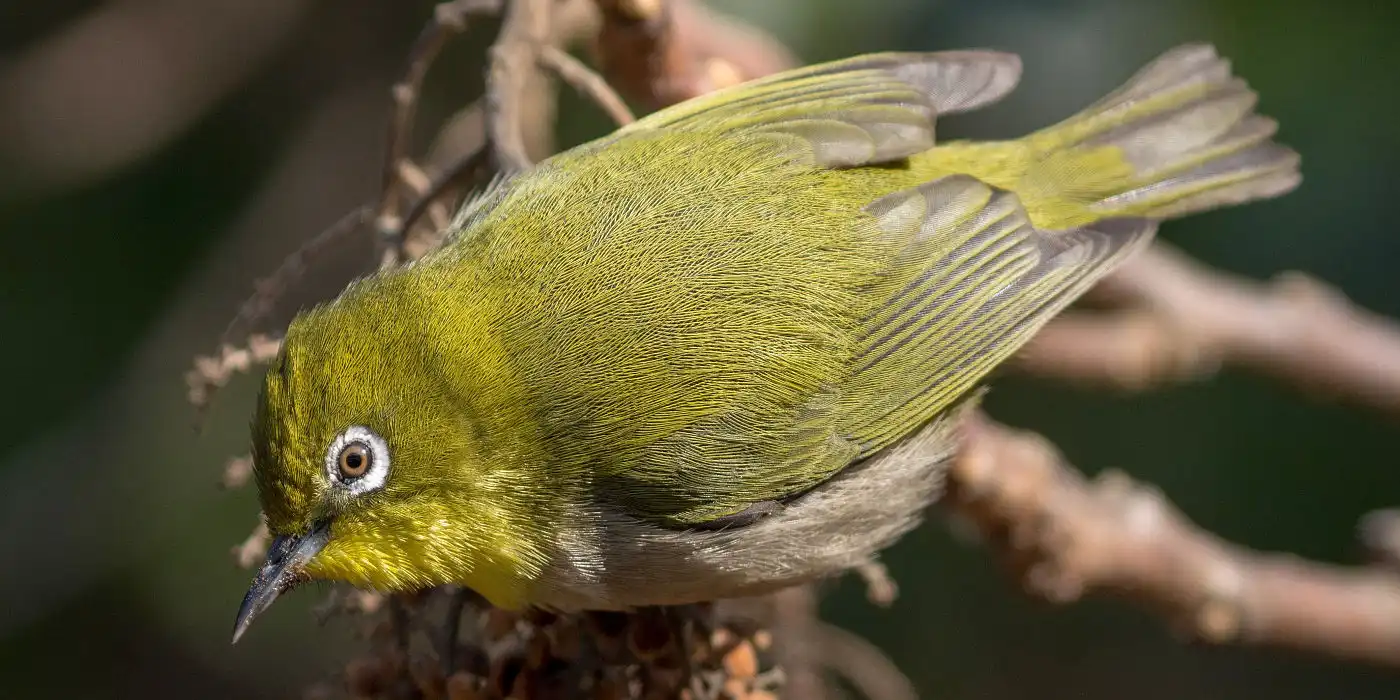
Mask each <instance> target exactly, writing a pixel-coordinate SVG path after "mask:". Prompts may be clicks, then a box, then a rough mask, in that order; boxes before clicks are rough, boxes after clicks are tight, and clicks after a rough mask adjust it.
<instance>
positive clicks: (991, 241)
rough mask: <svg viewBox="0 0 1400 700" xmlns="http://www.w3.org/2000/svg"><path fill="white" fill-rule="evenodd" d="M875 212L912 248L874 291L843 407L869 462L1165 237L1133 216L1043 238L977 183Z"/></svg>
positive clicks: (886, 202) (937, 188)
mask: <svg viewBox="0 0 1400 700" xmlns="http://www.w3.org/2000/svg"><path fill="white" fill-rule="evenodd" d="M866 210H867V211H868V212H869V213H871V214H873V215H874V216H875V217H876V219H877V221H878V222H879V228H880V230H881V231H882V232H883V233H884V234H885V235H888V236H891V237H894V238H896V239H898V240H899V241H900V242H901V244H902V249H901V250H900V251H899V253H897V254H896V256H895V258H894V259H893V260H892V261H891V262H890V264H889V266H888V267H887V268H886V269H885V271H884V273H883V274H882V279H881V282H880V283H879V285H878V286H877V287H875V288H873V289H872V290H871V294H872V295H874V296H875V297H877V298H878V299H879V300H880V301H879V303H878V304H877V306H876V307H875V310H874V312H873V313H871V314H869V315H868V316H867V317H866V318H865V320H864V323H863V327H862V329H861V338H860V340H859V342H858V349H857V350H856V353H855V356H854V357H853V358H852V363H851V365H852V372H851V374H850V375H849V378H848V379H847V381H846V383H845V384H844V385H843V387H842V391H841V398H840V400H839V409H838V414H839V415H840V416H841V418H840V426H839V428H838V429H839V432H840V433H841V435H843V436H844V437H846V438H847V439H849V440H851V441H852V442H854V443H856V444H858V445H859V446H860V455H861V456H862V457H864V456H868V455H870V454H872V453H874V452H876V451H878V450H880V449H881V448H883V447H886V446H888V445H890V444H891V443H893V442H894V441H896V440H898V439H899V438H901V437H903V436H905V435H907V434H909V433H910V432H911V431H913V430H914V429H916V428H917V427H919V426H920V425H922V424H923V423H925V422H927V421H928V420H929V419H930V418H933V417H934V416H936V415H938V414H939V413H940V412H942V411H943V410H945V409H947V408H948V407H950V406H951V405H953V403H954V402H955V401H956V400H957V399H958V398H959V397H961V396H963V395H964V394H966V393H967V392H968V391H969V390H970V389H972V388H973V387H974V386H975V385H976V384H977V383H978V382H979V381H980V380H981V379H982V378H983V377H985V376H986V375H987V374H988V373H989V372H990V371H991V370H992V369H993V368H994V367H996V366H997V365H998V364H999V363H1001V362H1002V361H1004V360H1006V359H1007V358H1008V357H1010V356H1011V354H1012V353H1014V352H1015V351H1016V350H1017V349H1019V348H1020V347H1021V346H1022V345H1024V344H1025V343H1026V341H1028V340H1029V339H1030V337H1031V336H1032V335H1034V333H1035V332H1036V331H1037V330H1038V329H1039V328H1040V327H1041V326H1043V325H1044V324H1045V323H1046V321H1048V320H1049V319H1050V318H1051V317H1052V316H1054V315H1055V314H1056V313H1057V312H1059V311H1060V310H1061V309H1063V308H1064V307H1065V306H1067V305H1068V304H1069V303H1070V302H1072V301H1073V300H1074V299H1075V298H1076V297H1078V296H1079V295H1080V294H1081V293H1083V292H1084V291H1085V290H1086V289H1088V287H1089V286H1090V285H1092V284H1093V283H1094V282H1096V281H1097V280H1099V279H1100V278H1101V277H1102V276H1103V275H1104V274H1105V273H1107V272H1108V271H1109V270H1110V269H1112V268H1113V267H1114V265H1115V264H1116V263H1118V262H1119V261H1121V260H1122V259H1123V258H1124V257H1125V256H1127V255H1128V254H1130V253H1131V252H1133V251H1134V250H1137V249H1138V248H1139V247H1141V246H1142V245H1143V244H1145V243H1146V242H1147V241H1148V240H1150V239H1151V237H1152V234H1153V233H1154V232H1155V230H1156V222H1155V221H1152V220H1149V219H1126V218H1125V219H1110V220H1103V221H1099V222H1095V223H1093V224H1090V225H1088V226H1084V227H1081V228H1074V229H1068V230H1060V231H1044V230H1038V229H1036V228H1035V227H1034V226H1032V225H1031V222H1030V219H1029V218H1028V217H1027V215H1026V211H1025V209H1024V208H1022V206H1021V203H1020V201H1019V200H1018V199H1017V197H1016V196H1015V195H1014V194H1012V193H1010V192H1007V191H1004V190H998V189H996V188H994V187H992V186H990V185H988V184H986V183H984V182H981V181H980V180H977V179H976V178H973V177H971V176H968V175H953V176H948V177H944V178H940V179H938V180H935V181H933V182H929V183H926V184H923V185H920V186H918V187H915V188H913V189H909V190H906V191H903V192H897V193H895V194H892V195H888V196H886V197H883V198H881V199H879V200H878V201H876V202H874V203H872V204H870V205H869V206H868V207H866Z"/></svg>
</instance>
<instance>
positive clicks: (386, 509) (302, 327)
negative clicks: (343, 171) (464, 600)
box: [234, 290, 539, 641]
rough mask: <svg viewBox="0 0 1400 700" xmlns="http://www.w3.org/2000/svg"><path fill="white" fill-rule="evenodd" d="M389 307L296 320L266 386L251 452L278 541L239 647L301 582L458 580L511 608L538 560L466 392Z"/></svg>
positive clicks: (359, 301) (392, 584)
mask: <svg viewBox="0 0 1400 700" xmlns="http://www.w3.org/2000/svg"><path fill="white" fill-rule="evenodd" d="M386 297H387V295H385V294H382V293H375V290H371V292H370V293H364V294H353V293H347V295H345V296H342V298H341V299H339V300H337V302H335V303H334V304H330V305H326V306H322V307H318V308H316V309H313V310H311V311H309V312H306V313H304V314H302V315H300V316H299V317H298V318H297V319H296V320H295V321H293V323H292V325H291V327H290V328H289V329H288V332H287V334H286V337H285V339H284V341H283V345H282V349H281V351H280V353H279V355H278V356H277V358H276V359H275V360H274V361H273V362H272V363H271V365H270V367H269V368H268V371H267V373H266V375H265V377H264V379H263V386H262V391H261V394H260V396H259V398H258V403H257V408H256V411H255V413H254V416H253V421H252V443H253V444H252V453H253V464H254V476H255V479H256V483H257V487H258V496H259V500H260V502H261V505H262V511H263V514H264V516H265V518H266V522H267V527H268V530H269V531H270V533H271V535H272V536H273V541H272V545H271V547H270V549H269V552H268V555H267V560H266V562H265V563H264V564H263V566H262V568H261V570H260V571H259V572H258V574H257V577H256V578H255V579H254V581H253V584H252V586H251V588H250V589H249V590H248V593H247V595H246V596H245V597H244V600H243V605H242V607H241V609H240V610H239V613H238V619H237V621H236V623H235V626H234V641H237V640H238V638H239V637H240V636H241V635H242V634H243V632H244V631H246V629H247V628H248V626H249V624H250V623H251V622H252V620H253V618H254V617H256V616H257V615H258V614H260V613H261V612H263V611H264V610H266V609H267V608H268V607H269V606H270V605H271V604H272V602H273V601H274V600H275V599H276V598H277V597H278V596H279V595H280V594H282V593H284V592H286V591H287V590H290V589H291V588H292V587H294V586H296V585H297V584H299V583H302V582H306V581H311V580H338V581H346V582H349V583H351V584H354V585H356V586H359V587H363V588H369V589H374V590H379V591H386V592H389V591H403V590H418V589H423V588H428V587H432V586H438V585H444V584H447V583H462V584H467V585H471V586H472V587H473V588H476V589H477V590H478V591H479V592H480V593H482V594H483V595H485V596H487V597H488V598H491V599H493V602H498V603H500V604H506V605H511V604H514V603H515V601H513V600H512V598H513V597H514V594H515V589H514V587H513V586H512V585H511V581H512V580H513V579H514V578H518V577H519V575H520V574H521V572H524V571H527V570H529V569H530V568H531V567H530V566H529V562H531V561H534V560H537V559H538V558H539V557H538V555H537V554H536V553H535V551H534V550H533V549H532V548H531V546H530V545H531V542H533V541H534V540H533V538H530V537H524V536H522V533H521V532H520V530H521V528H522V527H523V525H522V518H521V517H520V516H521V513H522V512H523V511H528V508H522V507H521V504H520V503H519V500H520V499H519V498H517V497H512V496H511V495H509V494H510V493H511V492H512V491H514V492H517V493H518V492H519V490H520V489H518V488H513V486H514V484H513V482H515V481H516V480H517V477H516V475H515V474H514V473H513V471H512V470H510V469H508V468H502V467H504V466H505V465H501V464H498V462H499V460H498V459H496V457H497V455H495V454H492V453H491V452H490V448H489V447H488V444H487V443H489V442H490V441H489V440H488V439H486V437H485V436H484V435H483V432H484V431H486V430H489V428H488V427H486V426H484V425H483V423H482V422H481V421H480V420H478V419H477V410H476V402H475V397H473V396H471V395H469V394H470V391H469V389H468V385H469V384H470V383H467V385H464V383H463V382H462V381H459V379H460V377H457V376H456V375H453V374H450V373H448V374H444V369H445V368H444V364H443V361H444V358H442V357H440V356H437V353H436V351H435V350H434V344H433V343H431V342H429V341H428V339H427V338H425V337H423V330H422V328H421V327H419V326H418V325H409V324H407V323H404V322H402V321H400V320H396V319H401V318H403V317H404V316H406V315H408V314H409V313H410V310H409V309H403V308H395V304H394V303H393V300H392V297H388V298H386ZM449 364H450V363H449ZM462 371H470V370H468V369H465V368H463V369H462Z"/></svg>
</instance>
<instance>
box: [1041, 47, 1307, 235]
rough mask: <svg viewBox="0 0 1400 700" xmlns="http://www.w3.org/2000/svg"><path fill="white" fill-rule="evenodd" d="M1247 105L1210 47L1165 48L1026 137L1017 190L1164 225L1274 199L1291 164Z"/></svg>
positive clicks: (1288, 181)
mask: <svg viewBox="0 0 1400 700" xmlns="http://www.w3.org/2000/svg"><path fill="white" fill-rule="evenodd" d="M1257 99H1258V97H1257V95H1256V94H1255V93H1254V91H1253V90H1251V89H1250V88H1249V86H1248V84H1246V83H1245V81H1244V80H1241V79H1239V78H1236V77H1234V76H1233V75H1232V74H1231V72H1230V64H1229V62H1228V61H1227V60H1225V59H1223V58H1221V57H1220V56H1218V55H1217V54H1216V52H1215V49H1214V48H1212V47H1210V46H1205V45H1198V44H1192V45H1187V46H1182V47H1179V48H1176V49H1173V50H1171V51H1169V52H1167V53H1166V54H1164V55H1162V56H1161V57H1160V58H1158V59H1157V60H1155V61H1153V62H1152V63H1151V64H1149V65H1148V66H1147V67H1145V68H1143V69H1142V70H1141V71H1139V72H1138V73H1137V75H1135V76H1133V78H1132V79H1130V80H1129V81H1128V82H1127V83H1126V84H1124V85H1123V86H1122V87H1120V88H1118V89H1117V90H1115V91H1114V92H1112V93H1110V94H1109V95H1108V96H1106V97H1104V98H1103V99H1101V100H1099V101H1098V102H1096V103H1095V104H1094V105H1092V106H1090V107H1089V108H1088V109H1086V110H1084V111H1082V112H1080V113H1079V114H1077V115H1075V116H1073V117H1071V118H1069V119H1067V120H1065V121H1063V122H1061V123H1059V124H1057V125H1055V126H1052V127H1050V128H1048V129H1045V130H1042V131H1040V132H1037V133H1036V134H1034V135H1032V137H1031V144H1032V148H1033V151H1034V153H1036V154H1038V155H1034V156H1033V157H1032V159H1031V161H1032V162H1031V165H1029V166H1028V168H1027V170H1026V172H1025V174H1024V177H1023V183H1024V187H1025V189H1026V190H1027V191H1030V192H1044V193H1047V194H1048V193H1049V192H1052V191H1053V192H1058V193H1060V194H1061V195H1069V196H1071V197H1073V198H1075V199H1078V200H1079V201H1082V202H1083V203H1084V205H1085V206H1086V207H1087V208H1088V212H1091V213H1092V214H1093V215H1094V217H1095V218H1098V217H1113V216H1145V217H1150V218H1156V219H1164V218H1169V217H1176V216H1183V215H1186V214H1191V213H1195V212H1199V211H1202V210H1206V209H1212V208H1216V207H1220V206H1225V205H1230V204H1238V203H1241V202H1245V201H1249V200H1254V199H1261V198H1266V197H1273V196H1277V195H1279V194H1282V193H1284V192H1287V191H1289V190H1291V189H1293V188H1294V187H1296V186H1297V185H1298V182H1299V181H1300V179H1301V176H1300V175H1299V173H1298V164H1299V158H1298V155H1297V154H1296V153H1295V152H1293V151H1292V150H1291V149H1289V148H1287V147H1284V146H1281V145H1278V144H1276V143H1274V142H1273V141H1271V140H1270V139H1271V137H1272V136H1273V135H1274V132H1275V131H1276V130H1277V128H1278V126H1277V124H1276V123H1275V122H1274V121H1273V120H1272V119H1269V118H1267V117H1262V116H1259V115H1257V114H1254V113H1253V109H1254V106H1255V103H1256V102H1257ZM1109 166H1114V167H1109Z"/></svg>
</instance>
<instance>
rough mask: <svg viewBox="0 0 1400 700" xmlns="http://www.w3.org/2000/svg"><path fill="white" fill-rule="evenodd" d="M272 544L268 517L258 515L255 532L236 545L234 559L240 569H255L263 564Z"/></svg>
mask: <svg viewBox="0 0 1400 700" xmlns="http://www.w3.org/2000/svg"><path fill="white" fill-rule="evenodd" d="M270 544H272V533H270V532H268V530H267V519H266V518H264V517H262V516H261V514H260V515H259V516H258V526H257V527H255V528H253V532H252V533H251V534H249V535H248V538H247V539H245V540H243V541H242V542H241V543H239V544H237V545H235V546H234V548H233V550H232V551H231V553H232V554H233V561H234V563H235V564H237V565H238V568H240V569H254V568H257V567H258V565H259V564H262V562H263V557H266V556H267V547H268V545H270Z"/></svg>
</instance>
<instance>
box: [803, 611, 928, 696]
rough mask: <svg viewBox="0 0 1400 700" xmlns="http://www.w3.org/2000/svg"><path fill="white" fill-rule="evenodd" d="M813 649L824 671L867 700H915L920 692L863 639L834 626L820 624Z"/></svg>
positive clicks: (883, 655) (876, 648)
mask: <svg viewBox="0 0 1400 700" xmlns="http://www.w3.org/2000/svg"><path fill="white" fill-rule="evenodd" d="M814 631H815V632H816V635H817V638H816V640H814V642H813V646H815V647H817V648H818V649H819V650H820V653H821V663H822V666H823V667H824V668H826V669H827V670H828V671H831V672H832V673H835V674H836V675H838V676H840V677H841V678H845V679H846V680H847V681H849V682H850V683H851V685H853V686H855V689H856V690H858V691H860V694H861V696H862V697H864V698H866V699H867V700H918V698H919V691H918V690H917V689H915V688H914V684H913V683H911V682H910V681H909V677H908V676H905V675H904V673H903V672H902V671H900V670H899V667H898V666H895V665H894V663H893V662H891V661H890V659H889V657H887V656H885V654H884V652H882V651H880V649H879V647H876V646H875V645H874V644H871V643H870V642H869V641H867V640H865V639H864V638H862V637H860V636H857V635H855V634H852V633H851V632H848V631H846V630H843V629H841V628H840V627H837V626H835V625H829V624H825V623H823V624H819V625H817V626H816V629H815V630H814Z"/></svg>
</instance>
